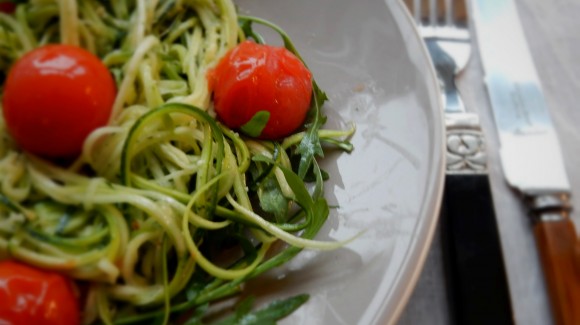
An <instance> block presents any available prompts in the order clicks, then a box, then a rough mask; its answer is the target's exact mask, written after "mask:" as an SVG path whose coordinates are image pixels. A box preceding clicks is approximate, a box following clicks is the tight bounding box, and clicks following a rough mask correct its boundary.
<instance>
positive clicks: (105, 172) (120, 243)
mask: <svg viewBox="0 0 580 325" xmlns="http://www.w3.org/2000/svg"><path fill="white" fill-rule="evenodd" d="M18 3H19V4H18V6H17V9H16V12H15V13H14V14H5V13H0V83H3V82H4V81H3V80H4V78H5V76H6V74H7V72H8V70H9V68H10V66H11V64H12V63H13V62H14V61H15V60H17V59H18V58H19V57H21V56H22V55H23V54H24V53H26V52H28V51H30V50H32V49H34V48H36V47H39V46H42V45H45V44H48V43H65V44H70V45H76V46H81V47H84V48H85V49H87V50H89V51H90V52H92V53H94V54H96V55H97V56H98V57H100V58H101V59H102V61H103V62H104V63H105V65H106V66H107V67H108V68H109V70H110V71H111V73H112V74H113V76H114V77H115V79H116V82H117V87H118V93H117V97H116V99H115V102H114V106H113V114H112V116H111V120H110V123H109V124H108V125H107V126H105V127H101V128H99V129H97V130H95V131H94V132H92V133H91V134H90V136H89V137H88V138H87V139H86V141H85V143H84V146H83V150H82V154H81V156H80V157H79V158H78V159H77V160H76V161H74V162H73V163H72V164H67V165H66V166H65V165H63V164H57V163H54V162H50V161H46V160H43V159H41V158H38V157H35V156H33V155H30V154H27V153H25V152H23V151H21V150H20V149H19V148H18V147H17V146H16V145H15V143H14V142H13V140H12V139H11V138H10V136H9V135H8V133H7V131H6V126H5V124H4V121H3V120H2V121H0V136H1V139H0V259H2V258H13V259H17V260H20V261H23V262H25V263H27V264H30V265H33V266H35V267H39V268H44V269H49V270H56V271H59V272H61V273H63V274H66V275H68V276H70V277H72V278H74V279H76V280H78V283H80V284H82V287H85V288H87V289H86V291H87V293H86V303H85V305H84V306H83V313H82V314H83V322H84V323H85V324H92V323H106V324H110V323H118V324H131V323H139V322H146V323H173V322H175V321H176V320H178V319H180V320H181V321H183V317H184V316H183V315H182V314H183V313H184V312H186V313H187V315H190V316H191V315H194V316H195V317H198V318H199V319H202V318H200V317H201V316H200V315H202V316H203V312H204V311H206V310H207V306H208V304H209V303H211V302H213V301H216V300H218V299H223V298H224V297H230V296H232V295H234V294H237V293H239V292H240V291H241V290H242V287H243V283H244V282H245V281H247V280H249V279H252V278H255V277H256V276H258V275H260V274H262V273H264V272H266V271H268V270H269V269H272V268H274V267H276V266H279V265H281V264H283V263H285V262H287V261H288V260H290V259H291V258H292V257H293V256H295V255H296V254H297V253H299V252H300V251H301V249H303V248H314V249H333V248H337V247H339V246H340V245H342V244H343V242H320V241H316V240H313V238H314V236H315V235H316V233H317V232H318V231H319V229H320V228H321V227H322V225H323V223H324V222H325V220H326V218H327V216H328V214H329V213H328V212H329V208H328V204H327V203H326V200H325V199H324V198H323V197H322V195H323V190H322V185H323V178H324V176H325V175H324V172H322V171H321V170H320V168H319V167H318V163H317V161H316V159H312V158H313V157H314V156H320V155H321V154H322V152H320V150H319V149H317V146H319V145H320V143H321V142H322V143H327V144H328V145H329V146H332V147H334V148H338V149H339V150H345V151H350V150H352V146H351V145H350V144H349V143H348V137H349V136H350V135H351V134H352V133H353V132H354V128H353V129H350V130H344V131H343V130H324V129H320V126H321V125H322V124H323V123H324V120H325V118H324V116H323V115H322V114H321V112H320V105H321V104H322V102H323V101H324V100H325V96H324V93H323V92H322V91H321V90H320V89H319V88H318V86H317V85H316V83H314V86H315V87H314V90H315V93H314V95H313V100H312V101H313V105H312V107H311V113H310V115H309V121H310V122H309V124H308V126H306V127H305V128H304V129H303V130H302V131H300V132H298V133H296V134H294V135H292V136H290V137H288V138H286V139H282V140H281V141H280V142H272V141H261V140H256V139H250V138H247V137H245V136H243V135H240V134H238V133H236V132H234V131H232V130H229V129H227V128H226V127H225V126H224V125H222V124H220V123H218V122H216V120H215V119H214V117H213V116H214V114H213V113H212V102H211V94H210V91H209V89H208V84H207V81H206V74H207V71H208V69H211V68H212V67H213V66H214V65H215V64H216V63H217V61H218V60H219V59H220V58H221V57H222V56H223V55H224V54H225V53H226V52H227V51H228V50H229V49H231V48H232V47H234V46H235V45H236V44H238V43H239V42H241V41H243V40H244V39H245V38H247V37H248V38H252V39H254V40H255V41H256V42H263V38H262V36H260V35H259V34H258V33H257V32H255V31H254V30H253V29H252V28H251V25H252V23H255V24H262V25H265V26H267V27H270V28H273V29H274V30H275V31H278V32H279V33H280V35H281V36H282V39H283V42H284V44H285V45H286V47H287V48H288V49H290V50H292V51H293V52H295V51H296V50H295V48H294V46H293V45H292V44H291V42H290V41H289V38H288V36H287V35H286V34H285V33H284V32H283V31H282V30H280V29H279V28H278V27H276V26H275V25H273V24H271V23H268V22H265V21H263V20H260V19H257V18H252V17H241V16H240V17H239V16H238V14H237V9H236V7H235V5H234V4H233V3H232V2H231V0H79V1H75V0H29V1H18ZM296 54H297V55H298V53H296ZM2 86H3V85H0V87H2ZM1 90H2V88H0V91H1ZM30 91H31V92H33V91H34V89H31V90H30ZM0 96H1V95H0ZM308 141H311V142H312V143H313V144H314V146H312V145H310V144H312V143H308ZM301 145H302V147H303V148H314V149H313V151H311V152H307V151H305V150H301V149H300V148H301V147H300V146H301ZM300 162H302V163H300ZM303 163H306V165H304V164H303ZM298 164H300V167H299V166H298ZM299 168H300V170H301V171H300V172H298V169H299ZM306 171H308V172H306ZM306 181H309V182H313V184H314V186H313V190H310V191H309V190H308V189H307V187H306V185H305V182H306ZM280 240H281V241H282V242H285V243H286V245H280V244H278V242H280ZM303 301H305V300H304V297H302V296H301V297H300V298H299V300H296V303H295V304H297V305H299V304H300V303H302V302H303ZM298 302H299V303H298ZM198 318H196V319H198ZM190 320H191V319H190ZM193 322H195V320H193ZM198 323H199V324H201V322H198Z"/></svg>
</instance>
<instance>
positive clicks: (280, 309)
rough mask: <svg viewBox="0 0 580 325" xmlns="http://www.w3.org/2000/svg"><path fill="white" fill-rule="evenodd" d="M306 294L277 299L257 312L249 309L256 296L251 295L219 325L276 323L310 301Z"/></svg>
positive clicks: (269, 324) (271, 324) (266, 324)
mask: <svg viewBox="0 0 580 325" xmlns="http://www.w3.org/2000/svg"><path fill="white" fill-rule="evenodd" d="M308 298H309V296H308V295H306V294H302V295H298V296H294V297H290V298H287V299H282V300H277V301H274V302H272V303H270V304H269V305H268V306H266V307H264V308H263V309H260V310H258V311H256V312H251V311H249V308H250V307H251V305H252V303H253V301H254V298H253V297H249V298H246V299H245V300H243V301H242V302H240V305H239V306H238V308H237V309H236V313H235V315H233V316H230V317H228V318H227V319H224V320H223V321H221V322H219V323H218V324H217V325H258V324H259V325H274V324H276V321H278V320H280V319H282V318H284V317H286V316H288V315H290V314H291V313H292V312H293V311H295V310H296V309H298V307H300V306H302V304H304V303H305V302H306V301H308Z"/></svg>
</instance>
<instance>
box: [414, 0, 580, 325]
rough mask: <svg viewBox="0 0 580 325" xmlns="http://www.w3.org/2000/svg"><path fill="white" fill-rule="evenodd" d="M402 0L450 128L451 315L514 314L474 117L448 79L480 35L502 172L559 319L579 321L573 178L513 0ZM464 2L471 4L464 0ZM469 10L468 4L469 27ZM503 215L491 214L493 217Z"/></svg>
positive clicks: (508, 317)
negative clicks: (525, 218)
mask: <svg viewBox="0 0 580 325" xmlns="http://www.w3.org/2000/svg"><path fill="white" fill-rule="evenodd" d="M465 1H469V0H444V1H442V0H429V1H421V0H406V4H407V6H408V8H409V10H410V12H411V13H412V14H413V16H414V18H415V22H416V24H417V27H418V30H419V33H420V35H421V37H422V38H423V40H424V42H425V45H426V48H427V50H428V52H429V54H430V57H431V60H432V63H433V65H434V67H435V70H436V72H437V76H438V78H439V81H440V86H441V89H440V90H441V95H442V101H443V107H444V109H445V120H446V129H447V152H448V153H447V176H446V184H445V193H444V199H443V209H442V213H441V228H442V230H441V232H442V235H443V243H444V245H445V246H444V250H445V252H446V256H447V258H446V259H445V262H446V271H447V272H446V273H447V280H448V282H449V287H450V296H451V302H450V304H451V308H452V314H453V315H454V316H453V317H454V321H455V322H456V323H457V324H513V322H514V319H513V313H512V310H511V303H510V295H509V287H508V282H507V277H506V271H505V265H504V261H503V256H502V250H501V242H500V237H499V234H498V227H497V221H496V215H495V213H494V210H493V200H492V197H491V192H490V188H489V179H488V177H487V169H486V167H487V166H486V155H485V150H486V148H485V141H484V137H483V135H482V133H481V128H480V126H479V121H478V117H477V115H476V114H475V113H472V111H476V110H477V109H482V108H481V107H478V108H472V110H471V112H469V113H467V112H466V110H465V107H464V105H463V103H462V100H461V97H460V94H459V92H458V91H457V87H456V86H455V80H456V78H457V77H458V75H459V74H460V73H461V71H462V69H463V68H464V67H465V65H466V62H467V60H468V58H469V54H470V49H471V44H472V42H474V41H475V40H477V43H478V45H479V46H478V47H479V57H480V59H481V62H482V65H483V69H484V75H485V77H484V78H485V80H484V81H485V85H486V88H487V93H488V96H489V99H490V106H491V109H492V111H493V115H494V118H495V125H496V128H497V131H498V134H499V140H500V148H499V154H500V158H501V164H502V168H503V172H504V175H505V177H506V180H507V182H508V183H509V185H510V186H511V187H513V188H514V189H515V190H516V191H517V193H518V194H519V195H520V196H521V197H522V198H523V201H524V202H525V204H526V205H527V207H528V208H529V212H530V216H531V218H532V222H533V231H534V234H535V237H536V242H537V247H538V251H539V255H540V257H541V260H542V264H543V268H544V275H545V278H546V283H547V286H548V291H549V295H550V300H551V303H552V311H553V316H554V320H555V322H556V324H580V280H579V277H578V276H579V273H578V272H580V269H579V267H580V258H579V255H580V244H578V240H577V235H576V231H575V228H574V225H573V223H572V221H571V220H570V218H569V212H570V211H571V205H570V201H569V198H570V194H571V193H570V190H571V189H570V185H569V182H568V179H567V175H566V171H565V169H564V164H563V161H562V154H561V150H560V145H559V143H558V139H557V136H556V132H555V130H554V127H553V126H552V122H551V118H550V114H549V112H548V109H547V107H546V104H545V100H544V97H543V94H542V90H541V85H540V82H539V80H538V76H537V73H536V70H535V67H534V64H533V61H532V58H531V55H530V53H529V49H528V46H527V43H526V39H525V36H524V33H523V30H522V27H521V24H520V21H519V17H518V14H517V8H516V5H515V3H514V1H513V0H473V1H471V2H469V3H467V5H466V3H465ZM469 9H471V10H469ZM467 12H470V13H472V14H473V19H472V21H473V22H474V28H472V30H473V31H475V33H476V34H475V37H472V36H471V34H470V28H469V26H468V21H469V19H468V17H467ZM506 217H509V216H502V215H498V216H497V218H506Z"/></svg>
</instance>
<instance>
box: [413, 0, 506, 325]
mask: <svg viewBox="0 0 580 325" xmlns="http://www.w3.org/2000/svg"><path fill="white" fill-rule="evenodd" d="M466 1H467V0H405V2H406V4H407V7H408V8H409V9H410V11H411V12H412V13H413V16H414V18H415V22H416V24H417V27H418V30H419V33H420V34H421V37H422V38H423V40H424V42H425V45H426V47H427V50H428V51H429V54H430V56H431V60H432V62H433V65H434V66H435V70H436V72H437V77H438V79H439V85H440V88H441V96H442V101H443V104H444V109H445V122H446V129H447V176H446V178H445V182H446V183H445V192H444V198H443V207H444V208H443V210H442V213H441V223H440V226H441V235H442V237H441V240H442V246H443V248H444V251H443V254H444V256H445V258H444V262H445V270H446V271H447V272H446V273H447V275H448V276H447V277H446V280H447V281H446V282H447V285H448V286H449V289H450V290H449V293H450V295H451V302H452V303H451V305H452V306H451V307H452V315H453V316H452V317H454V318H455V323H457V324H513V313H512V311H511V301H510V296H509V288H508V282H507V275H506V271H505V263H504V260H503V253H502V249H501V243H500V239H499V231H498V227H497V221H496V218H495V213H494V210H493V199H492V196H491V190H490V186H489V178H488V175H487V158H486V151H485V141H484V137H483V133H482V132H481V127H480V124H479V117H478V115H477V114H475V113H472V112H467V111H466V109H465V105H464V104H463V100H462V99H461V96H460V94H459V91H458V89H457V86H456V82H455V81H456V80H457V78H458V77H459V76H460V74H461V71H463V69H464V68H465V66H466V65H467V62H468V60H469V58H470V55H471V36H470V31H469V26H468V19H467V18H468V17H467V12H468V10H467V9H468V8H467V5H466Z"/></svg>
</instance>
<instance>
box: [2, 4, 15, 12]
mask: <svg viewBox="0 0 580 325" xmlns="http://www.w3.org/2000/svg"><path fill="white" fill-rule="evenodd" d="M15 10H16V4H14V3H12V2H0V12H4V13H7V14H11V13H14V11H15Z"/></svg>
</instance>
